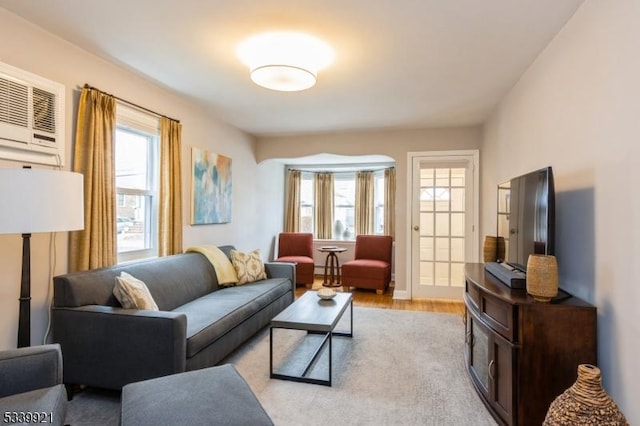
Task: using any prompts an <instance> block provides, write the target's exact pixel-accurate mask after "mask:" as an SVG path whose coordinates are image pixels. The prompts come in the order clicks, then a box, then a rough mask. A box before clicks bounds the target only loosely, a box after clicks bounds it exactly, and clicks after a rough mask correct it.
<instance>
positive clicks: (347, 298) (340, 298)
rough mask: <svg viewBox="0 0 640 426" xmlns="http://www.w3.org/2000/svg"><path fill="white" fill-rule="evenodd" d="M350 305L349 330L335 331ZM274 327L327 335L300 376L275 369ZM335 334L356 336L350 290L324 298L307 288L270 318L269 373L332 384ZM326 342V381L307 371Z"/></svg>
mask: <svg viewBox="0 0 640 426" xmlns="http://www.w3.org/2000/svg"><path fill="white" fill-rule="evenodd" d="M347 307H349V308H350V321H349V332H336V331H334V330H335V328H336V325H337V324H338V322H339V321H340V319H341V318H342V315H343V314H344V312H345V311H346V310H347ZM275 328H283V329H289V330H303V331H307V333H310V334H322V335H324V338H323V339H322V341H321V342H320V344H319V345H318V346H317V347H316V349H315V351H314V352H313V355H312V357H311V359H310V360H309V362H308V363H307V364H306V366H305V368H304V369H303V371H302V372H301V373H300V374H299V375H289V374H281V373H277V372H274V371H273V330H274V329H275ZM333 336H345V337H353V297H352V295H351V293H337V294H336V296H335V297H334V298H333V299H327V300H323V299H320V298H319V297H318V295H317V294H316V293H315V292H314V291H307V292H306V293H305V294H303V295H302V296H301V297H299V298H298V299H297V300H296V301H295V302H294V303H293V304H291V305H290V306H288V307H287V308H286V309H285V310H284V311H282V312H280V313H279V314H278V315H276V316H275V317H274V318H273V319H272V320H271V326H270V329H269V376H270V377H271V378H273V379H282V380H290V381H294V382H303V383H313V384H319V385H325V386H331V384H332V364H333V344H332V340H333ZM327 344H328V346H329V348H328V349H329V361H328V362H329V378H328V379H327V380H323V379H316V378H312V377H308V376H307V373H308V372H309V370H310V368H311V366H312V365H313V364H314V362H315V361H316V359H317V358H318V357H319V356H320V354H321V353H322V349H323V348H324V347H325V346H326V345H327Z"/></svg>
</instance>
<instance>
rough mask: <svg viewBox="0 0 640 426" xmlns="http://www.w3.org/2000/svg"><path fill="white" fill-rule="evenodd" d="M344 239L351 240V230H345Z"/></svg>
mask: <svg viewBox="0 0 640 426" xmlns="http://www.w3.org/2000/svg"><path fill="white" fill-rule="evenodd" d="M342 237H343V239H344V240H349V239H351V231H350V230H349V228H346V229H345V230H344V232H343V233H342Z"/></svg>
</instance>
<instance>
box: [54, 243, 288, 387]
mask: <svg viewBox="0 0 640 426" xmlns="http://www.w3.org/2000/svg"><path fill="white" fill-rule="evenodd" d="M220 248H221V249H222V251H223V252H225V253H226V254H227V255H228V254H229V253H230V251H231V249H232V248H233V247H232V246H223V247H220ZM265 269H266V271H267V279H265V280H261V281H257V282H254V283H248V284H244V285H241V286H237V287H226V288H222V287H219V286H218V280H217V277H216V273H215V270H214V268H213V266H212V265H211V263H210V262H209V261H208V260H207V258H206V257H205V256H203V255H201V254H199V253H186V254H179V255H174V256H167V257H162V258H157V259H153V260H148V261H141V262H135V263H129V264H124V265H118V266H113V267H109V268H103V269H96V270H91V271H86V272H76V273H70V274H66V275H60V276H57V277H55V278H54V306H53V308H52V330H53V339H54V341H55V342H58V343H60V345H61V346H62V353H63V360H64V383H65V384H67V385H71V384H79V385H87V386H95V387H100V388H106V389H121V388H122V387H123V386H124V385H126V384H128V383H133V382H137V381H140V380H146V379H150V378H154V377H160V376H165V375H168V374H175V373H180V372H184V371H188V370H196V369H200V368H205V367H211V366H214V365H216V364H217V363H219V362H220V361H221V360H222V359H223V358H224V357H226V356H227V355H228V354H229V353H231V352H232V351H233V350H234V349H236V348H237V347H238V346H240V345H241V344H242V343H243V342H245V341H246V340H247V339H248V338H249V337H251V336H253V335H254V334H255V333H256V332H257V331H259V330H260V329H262V328H263V327H265V326H266V325H267V324H269V322H270V321H271V318H273V317H274V316H275V315H276V314H278V313H279V312H280V311H282V310H283V309H284V308H285V307H287V306H288V305H289V304H291V303H292V302H293V300H294V297H295V282H296V279H295V266H294V265H293V264H290V263H266V264H265ZM122 271H125V272H128V273H129V274H131V275H133V276H134V277H136V278H138V279H140V280H142V281H144V282H145V284H146V285H147V287H148V288H149V291H150V293H151V295H152V296H153V298H154V300H155V302H156V304H157V305H158V308H159V309H160V310H159V311H146V310H134V309H123V308H122V307H121V305H120V303H119V302H118V300H117V299H116V298H115V297H114V295H113V287H114V283H115V277H116V276H117V275H119V274H120V272H122Z"/></svg>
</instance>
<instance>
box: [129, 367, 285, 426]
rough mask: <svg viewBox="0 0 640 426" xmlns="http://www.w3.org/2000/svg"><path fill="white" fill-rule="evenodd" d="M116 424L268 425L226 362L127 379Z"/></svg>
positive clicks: (252, 398) (258, 405)
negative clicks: (160, 375) (129, 382)
mask: <svg viewBox="0 0 640 426" xmlns="http://www.w3.org/2000/svg"><path fill="white" fill-rule="evenodd" d="M121 424H122V426H145V425H149V426H151V425H153V426H156V425H192V426H198V425H207V426H209V425H228V426H231V425H251V426H259V425H273V422H272V421H271V419H270V418H269V415H268V414H267V413H266V412H265V411H264V408H262V405H260V402H259V401H258V399H257V398H256V396H255V395H254V393H253V392H252V391H251V388H250V387H249V385H248V384H247V382H245V381H244V379H243V378H242V376H241V375H240V374H239V373H238V371H237V370H236V369H235V367H233V366H232V365H231V364H225V365H221V366H218V367H209V368H204V369H202V370H196V371H188V372H186V373H180V374H173V375H170V376H165V377H159V378H157V379H151V380H145V381H142V382H137V383H131V384H128V385H126V386H125V387H124V388H123V389H122V409H121Z"/></svg>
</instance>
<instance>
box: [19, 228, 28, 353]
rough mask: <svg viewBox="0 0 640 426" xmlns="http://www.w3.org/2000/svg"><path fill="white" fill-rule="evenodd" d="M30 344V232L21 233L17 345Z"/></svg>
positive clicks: (21, 346)
mask: <svg viewBox="0 0 640 426" xmlns="http://www.w3.org/2000/svg"><path fill="white" fill-rule="evenodd" d="M30 345H31V234H22V278H21V280H20V316H19V318H18V347H19V348H24V347H26V346H30Z"/></svg>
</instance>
